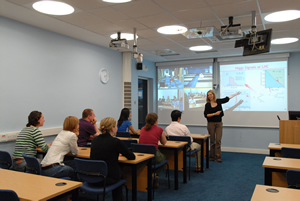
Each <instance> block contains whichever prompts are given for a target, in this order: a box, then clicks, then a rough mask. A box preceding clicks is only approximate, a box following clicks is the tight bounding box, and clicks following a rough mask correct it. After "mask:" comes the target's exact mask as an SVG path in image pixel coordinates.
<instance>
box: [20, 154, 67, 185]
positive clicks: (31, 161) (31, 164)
mask: <svg viewBox="0 0 300 201" xmlns="http://www.w3.org/2000/svg"><path fill="white" fill-rule="evenodd" d="M22 156H23V157H24V159H25V161H26V163H27V164H26V170H25V172H27V173H31V174H37V175H41V174H42V168H41V164H40V163H39V161H38V160H37V159H36V158H35V157H32V156H27V155H26V154H25V153H22ZM60 179H66V180H71V178H70V177H61V178H60Z"/></svg>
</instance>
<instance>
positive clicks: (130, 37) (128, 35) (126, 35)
mask: <svg viewBox="0 0 300 201" xmlns="http://www.w3.org/2000/svg"><path fill="white" fill-rule="evenodd" d="M133 36H134V35H133V34H131V33H121V36H120V37H121V39H126V40H133V39H134V38H133ZM110 38H112V39H117V38H118V34H117V33H115V34H112V35H110ZM136 38H138V36H136Z"/></svg>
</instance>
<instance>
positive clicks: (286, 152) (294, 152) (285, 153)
mask: <svg viewBox="0 0 300 201" xmlns="http://www.w3.org/2000/svg"><path fill="white" fill-rule="evenodd" d="M281 155H282V157H285V158H300V149H297V148H289V147H282V148H281Z"/></svg>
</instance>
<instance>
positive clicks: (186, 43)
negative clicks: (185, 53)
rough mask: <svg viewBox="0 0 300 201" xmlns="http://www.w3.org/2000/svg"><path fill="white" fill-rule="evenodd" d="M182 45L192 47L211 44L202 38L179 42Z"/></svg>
mask: <svg viewBox="0 0 300 201" xmlns="http://www.w3.org/2000/svg"><path fill="white" fill-rule="evenodd" d="M178 43H179V44H180V45H182V46H183V47H187V48H189V47H192V46H199V45H209V44H207V43H206V42H205V41H203V40H202V39H200V38H199V39H190V40H188V41H184V42H178Z"/></svg>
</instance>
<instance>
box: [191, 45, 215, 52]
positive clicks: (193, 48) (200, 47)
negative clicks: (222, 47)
mask: <svg viewBox="0 0 300 201" xmlns="http://www.w3.org/2000/svg"><path fill="white" fill-rule="evenodd" d="M189 49H190V50H192V51H208V50H211V49H212V46H209V45H201V46H193V47H190V48H189Z"/></svg>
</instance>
